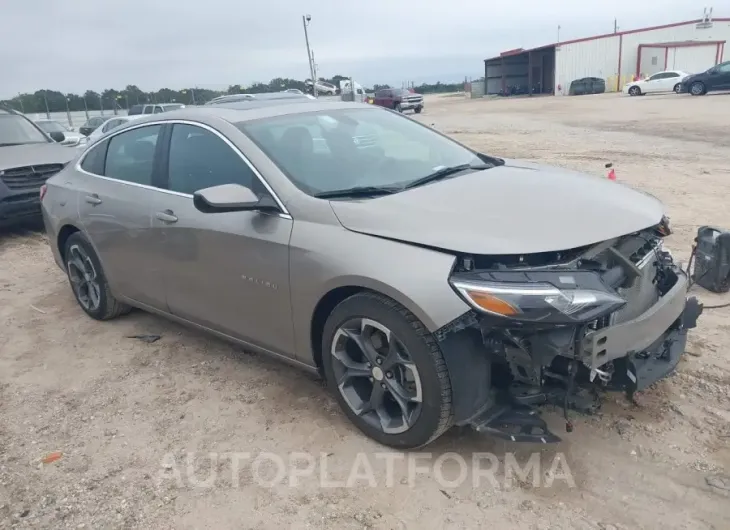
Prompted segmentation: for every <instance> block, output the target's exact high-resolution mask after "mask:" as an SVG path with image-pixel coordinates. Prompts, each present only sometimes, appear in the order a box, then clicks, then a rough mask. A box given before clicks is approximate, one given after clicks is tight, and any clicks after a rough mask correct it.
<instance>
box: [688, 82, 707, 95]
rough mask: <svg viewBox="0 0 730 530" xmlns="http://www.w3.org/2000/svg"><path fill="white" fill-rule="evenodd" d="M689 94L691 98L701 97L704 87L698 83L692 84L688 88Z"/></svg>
mask: <svg viewBox="0 0 730 530" xmlns="http://www.w3.org/2000/svg"><path fill="white" fill-rule="evenodd" d="M689 92H690V94H692V95H693V96H701V95H702V94H704V93H705V85H704V84H702V83H700V82H697V83H692V86H691V87H690V88H689Z"/></svg>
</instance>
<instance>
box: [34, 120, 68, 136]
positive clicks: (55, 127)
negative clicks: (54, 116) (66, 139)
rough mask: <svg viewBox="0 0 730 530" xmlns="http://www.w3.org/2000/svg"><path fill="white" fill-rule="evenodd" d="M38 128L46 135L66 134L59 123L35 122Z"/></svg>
mask: <svg viewBox="0 0 730 530" xmlns="http://www.w3.org/2000/svg"><path fill="white" fill-rule="evenodd" d="M35 123H36V125H38V127H40V128H41V129H43V130H44V131H46V132H47V133H52V132H62V133H65V132H67V131H66V129H64V128H63V126H62V125H61V124H60V123H57V122H55V121H37V122H35Z"/></svg>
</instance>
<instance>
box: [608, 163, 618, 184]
mask: <svg viewBox="0 0 730 530" xmlns="http://www.w3.org/2000/svg"><path fill="white" fill-rule="evenodd" d="M606 169H608V180H616V171H615V170H614V169H613V164H611V163H609V164H606Z"/></svg>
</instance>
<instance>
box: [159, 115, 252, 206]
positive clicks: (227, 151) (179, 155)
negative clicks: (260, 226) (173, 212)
mask: <svg viewBox="0 0 730 530" xmlns="http://www.w3.org/2000/svg"><path fill="white" fill-rule="evenodd" d="M220 184H242V185H244V186H247V187H249V188H252V189H253V191H254V192H256V193H258V192H260V191H261V190H260V189H259V186H258V184H259V180H258V178H257V177H256V176H255V174H254V172H253V171H252V170H251V168H250V167H249V166H248V164H246V162H244V161H243V159H242V158H241V157H240V156H239V155H238V153H236V152H235V151H234V150H233V149H232V148H231V146H229V145H228V144H227V143H226V142H224V141H223V140H222V139H221V138H220V137H219V136H218V135H216V134H213V133H212V132H210V131H208V130H207V129H203V128H202V127H196V126H194V125H182V124H175V125H174V126H173V128H172V138H171V139H170V163H169V182H168V187H169V189H170V190H171V191H177V192H179V193H187V194H190V195H192V194H193V193H195V192H196V191H198V190H202V189H205V188H210V187H211V186H218V185H220ZM255 184H256V186H254V185H255ZM254 188H255V189H254Z"/></svg>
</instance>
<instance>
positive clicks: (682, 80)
mask: <svg viewBox="0 0 730 530" xmlns="http://www.w3.org/2000/svg"><path fill="white" fill-rule="evenodd" d="M719 90H730V61H727V62H724V63H720V64H717V65H715V66H713V67H712V68H709V69H708V70H706V71H704V72H702V73H699V74H690V73H687V72H684V71H682V70H667V71H664V72H658V73H656V74H654V75H652V76H650V77H648V78H646V79H637V80H635V81H630V82H628V83H626V84H625V85H624V88H623V92H624V94H628V95H629V96H643V95H645V94H653V93H661V92H675V93H677V94H691V95H693V96H703V95H705V94H707V93H708V92H714V91H719Z"/></svg>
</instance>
